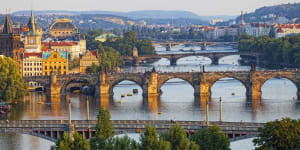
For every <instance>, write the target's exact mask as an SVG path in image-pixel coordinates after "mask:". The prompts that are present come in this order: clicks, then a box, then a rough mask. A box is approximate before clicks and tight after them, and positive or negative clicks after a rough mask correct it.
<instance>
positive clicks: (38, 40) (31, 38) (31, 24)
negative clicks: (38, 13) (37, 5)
mask: <svg viewBox="0 0 300 150" xmlns="http://www.w3.org/2000/svg"><path fill="white" fill-rule="evenodd" d="M27 26H28V28H29V31H28V33H27V35H26V36H25V42H24V48H25V52H27V53H32V52H35V53H39V52H41V44H42V35H41V34H40V33H39V32H38V31H37V28H36V21H35V18H34V15H33V10H31V16H30V18H29V21H28V24H27Z"/></svg>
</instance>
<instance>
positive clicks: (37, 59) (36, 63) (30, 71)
mask: <svg viewBox="0 0 300 150" xmlns="http://www.w3.org/2000/svg"><path fill="white" fill-rule="evenodd" d="M22 65H23V67H22V69H23V70H22V72H23V76H24V77H28V76H42V75H43V65H42V53H23V59H22Z"/></svg>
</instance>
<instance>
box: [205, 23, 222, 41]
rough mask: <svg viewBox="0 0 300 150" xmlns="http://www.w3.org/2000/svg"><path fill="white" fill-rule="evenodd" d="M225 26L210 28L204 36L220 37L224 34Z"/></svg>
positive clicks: (214, 38) (209, 37)
mask: <svg viewBox="0 0 300 150" xmlns="http://www.w3.org/2000/svg"><path fill="white" fill-rule="evenodd" d="M226 30H227V29H226V27H222V26H220V27H219V26H218V27H215V28H214V29H212V30H208V33H207V34H206V37H207V38H208V39H212V40H216V39H219V38H220V37H223V36H225V35H226Z"/></svg>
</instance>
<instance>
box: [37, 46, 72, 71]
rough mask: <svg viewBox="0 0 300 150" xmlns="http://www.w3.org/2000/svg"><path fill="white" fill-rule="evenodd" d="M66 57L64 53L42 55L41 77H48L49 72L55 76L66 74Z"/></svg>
mask: <svg viewBox="0 0 300 150" xmlns="http://www.w3.org/2000/svg"><path fill="white" fill-rule="evenodd" d="M67 56H68V54H67V53H66V52H60V53H59V52H56V51H54V52H51V53H50V52H49V53H43V75H44V76H49V75H50V73H51V71H55V72H56V73H57V74H68V59H67Z"/></svg>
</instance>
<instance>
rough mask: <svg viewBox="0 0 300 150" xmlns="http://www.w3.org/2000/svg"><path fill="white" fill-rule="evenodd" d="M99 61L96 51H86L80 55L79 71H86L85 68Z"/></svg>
mask: <svg viewBox="0 0 300 150" xmlns="http://www.w3.org/2000/svg"><path fill="white" fill-rule="evenodd" d="M98 63H99V60H98V57H97V52H96V51H87V52H86V53H85V55H81V56H80V73H86V68H87V67H89V66H92V65H93V64H95V65H97V64H98Z"/></svg>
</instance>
